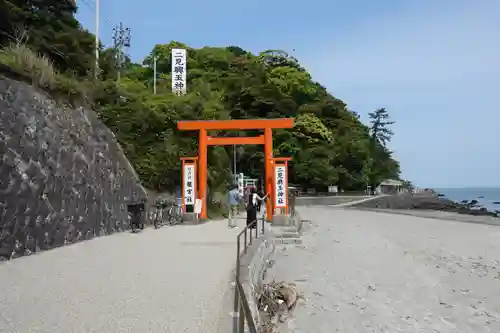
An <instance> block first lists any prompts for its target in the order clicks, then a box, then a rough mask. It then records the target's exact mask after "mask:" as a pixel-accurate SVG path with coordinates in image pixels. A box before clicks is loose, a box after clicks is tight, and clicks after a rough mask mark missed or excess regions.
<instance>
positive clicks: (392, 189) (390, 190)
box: [375, 179, 403, 194]
mask: <svg viewBox="0 0 500 333" xmlns="http://www.w3.org/2000/svg"><path fill="white" fill-rule="evenodd" d="M402 186H403V182H402V181H400V180H395V179H386V180H384V181H383V182H381V183H380V185H379V186H378V187H377V189H376V190H375V191H376V192H377V193H378V194H395V193H398V192H399V191H400V190H401V187H402Z"/></svg>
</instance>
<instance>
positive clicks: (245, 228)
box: [244, 227, 248, 253]
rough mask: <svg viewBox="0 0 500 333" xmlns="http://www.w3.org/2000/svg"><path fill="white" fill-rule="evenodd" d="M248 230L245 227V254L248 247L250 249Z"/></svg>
mask: <svg viewBox="0 0 500 333" xmlns="http://www.w3.org/2000/svg"><path fill="white" fill-rule="evenodd" d="M247 230H248V228H246V227H245V243H244V244H245V251H244V252H245V253H247V247H248V246H247Z"/></svg>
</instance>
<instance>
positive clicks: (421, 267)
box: [270, 207, 500, 333]
mask: <svg viewBox="0 0 500 333" xmlns="http://www.w3.org/2000/svg"><path fill="white" fill-rule="evenodd" d="M300 212H301V215H302V217H303V218H304V219H309V220H311V221H312V226H311V227H310V230H309V231H307V232H306V233H305V234H304V236H303V237H302V239H303V244H302V245H293V246H290V245H288V246H286V247H283V248H282V249H281V251H279V252H278V253H279V254H278V258H277V263H276V265H275V267H274V268H273V269H272V270H271V272H270V278H273V277H274V278H276V279H278V280H286V281H295V283H296V284H297V288H298V290H299V292H301V293H302V294H303V296H304V298H305V300H300V301H299V305H298V306H297V308H296V309H295V312H294V314H293V316H292V318H291V319H290V320H289V321H288V322H287V324H286V325H284V326H285V327H281V328H280V332H316V333H323V332H324V333H332V332H343V333H364V332H366V333H368V332H370V333H371V332H391V333H392V332H408V333H410V332H411V333H413V332H415V333H417V332H418V333H427V332H428V333H431V332H432V333H436V332H440V333H451V332H461V333H462V332H464V333H473V332H474V333H483V332H495V333H498V332H500V297H499V295H500V228H499V227H495V226H488V225H478V224H469V223H461V222H453V221H444V220H437V219H429V218H418V217H413V216H404V215H395V214H384V213H373V212H367V211H355V210H343V209H332V208H302V207H301V208H300Z"/></svg>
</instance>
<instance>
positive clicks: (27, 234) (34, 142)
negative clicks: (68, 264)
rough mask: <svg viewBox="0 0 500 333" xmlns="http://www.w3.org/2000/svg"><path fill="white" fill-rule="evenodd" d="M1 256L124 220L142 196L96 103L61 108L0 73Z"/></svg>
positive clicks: (116, 227)
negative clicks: (94, 108)
mask: <svg viewBox="0 0 500 333" xmlns="http://www.w3.org/2000/svg"><path fill="white" fill-rule="evenodd" d="M0 152H1V155H2V159H1V162H0V163H1V164H0V257H3V258H7V259H10V258H13V257H18V256H23V255H26V254H30V253H35V252H38V251H40V250H45V249H50V248H54V247H58V246H61V245H64V244H69V243H74V242H78V241H81V240H86V239H90V238H93V237H96V236H102V235H106V234H110V233H113V232H117V231H121V230H124V229H126V228H127V227H128V214H127V204H128V203H134V202H137V201H140V200H143V199H145V198H146V193H145V191H144V189H143V188H142V187H141V185H140V184H139V180H138V177H137V175H136V173H135V172H134V170H133V168H132V166H131V165H130V163H129V162H128V160H127V159H126V157H125V156H124V154H123V153H122V150H121V148H120V146H119V145H118V143H117V141H116V139H115V136H114V134H113V133H112V132H111V131H110V130H109V129H108V128H107V127H106V126H105V125H104V124H103V123H102V122H101V121H99V119H98V118H97V116H96V115H95V114H94V112H93V111H90V110H86V109H83V108H77V109H72V108H66V107H62V106H60V105H57V104H56V103H55V102H54V101H53V100H51V98H50V97H48V96H47V95H46V94H44V93H40V92H38V91H37V90H36V89H35V88H33V87H32V86H30V85H28V84H26V83H21V82H18V81H15V80H11V79H8V78H4V77H1V76H0Z"/></svg>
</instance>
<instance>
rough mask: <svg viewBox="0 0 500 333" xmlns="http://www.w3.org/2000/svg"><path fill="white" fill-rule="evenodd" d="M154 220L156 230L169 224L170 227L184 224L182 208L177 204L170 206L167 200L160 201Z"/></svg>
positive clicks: (172, 203)
mask: <svg viewBox="0 0 500 333" xmlns="http://www.w3.org/2000/svg"><path fill="white" fill-rule="evenodd" d="M152 219H153V226H154V227H155V229H158V228H160V227H161V226H163V225H165V224H167V223H168V224H170V225H175V224H179V223H182V206H180V205H178V204H176V203H175V202H171V203H170V204H169V203H168V202H167V201H166V200H159V201H157V202H156V204H155V209H154V213H153V216H152Z"/></svg>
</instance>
